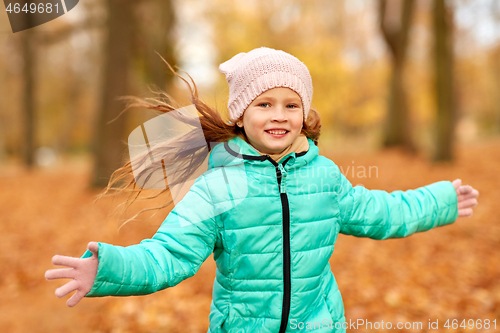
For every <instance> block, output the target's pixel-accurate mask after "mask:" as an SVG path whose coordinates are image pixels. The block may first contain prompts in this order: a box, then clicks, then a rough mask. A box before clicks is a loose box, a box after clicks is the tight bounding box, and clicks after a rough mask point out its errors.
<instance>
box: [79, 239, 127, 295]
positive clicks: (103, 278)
mask: <svg viewBox="0 0 500 333" xmlns="http://www.w3.org/2000/svg"><path fill="white" fill-rule="evenodd" d="M97 244H99V251H98V259H99V266H98V267H97V275H96V277H95V280H94V284H93V285H92V289H91V290H90V291H89V292H88V293H87V294H86V295H85V297H102V296H111V295H114V294H115V293H116V292H118V290H119V289H120V288H121V283H113V276H112V273H113V272H121V271H122V270H120V268H118V267H117V266H119V265H121V263H122V260H121V256H120V254H119V253H118V249H115V246H113V245H110V244H106V243H97ZM91 256H92V252H90V251H89V250H87V251H86V252H85V253H84V254H83V256H82V258H89V257H91Z"/></svg>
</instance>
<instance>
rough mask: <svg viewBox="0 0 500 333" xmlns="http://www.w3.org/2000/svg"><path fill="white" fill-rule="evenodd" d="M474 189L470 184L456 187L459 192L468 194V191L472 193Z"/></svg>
mask: <svg viewBox="0 0 500 333" xmlns="http://www.w3.org/2000/svg"><path fill="white" fill-rule="evenodd" d="M472 190H473V188H472V186H470V185H462V186H460V187H459V188H457V189H456V191H457V194H468V193H471V192H472Z"/></svg>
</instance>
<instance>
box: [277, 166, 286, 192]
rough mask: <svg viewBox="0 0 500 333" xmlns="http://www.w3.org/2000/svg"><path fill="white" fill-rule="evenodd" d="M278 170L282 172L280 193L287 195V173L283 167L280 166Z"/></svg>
mask: <svg viewBox="0 0 500 333" xmlns="http://www.w3.org/2000/svg"><path fill="white" fill-rule="evenodd" d="M278 169H279V171H280V176H281V182H280V193H286V191H285V179H286V171H285V168H284V167H283V165H281V164H278Z"/></svg>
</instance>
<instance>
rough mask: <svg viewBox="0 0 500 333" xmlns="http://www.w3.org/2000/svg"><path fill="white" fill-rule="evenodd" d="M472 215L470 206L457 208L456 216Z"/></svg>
mask: <svg viewBox="0 0 500 333" xmlns="http://www.w3.org/2000/svg"><path fill="white" fill-rule="evenodd" d="M471 215H472V208H464V209H459V210H458V217H468V216H471Z"/></svg>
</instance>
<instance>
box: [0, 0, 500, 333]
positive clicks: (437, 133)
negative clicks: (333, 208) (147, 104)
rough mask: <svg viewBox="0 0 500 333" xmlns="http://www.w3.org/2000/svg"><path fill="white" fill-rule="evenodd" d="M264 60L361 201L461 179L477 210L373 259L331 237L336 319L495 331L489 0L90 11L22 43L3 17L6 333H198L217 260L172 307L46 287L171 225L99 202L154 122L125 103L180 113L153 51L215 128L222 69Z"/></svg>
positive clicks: (2, 289) (160, 0) (224, 2)
mask: <svg viewBox="0 0 500 333" xmlns="http://www.w3.org/2000/svg"><path fill="white" fill-rule="evenodd" d="M1 6H2V5H0V8H2V9H3V8H4V7H1ZM260 46H267V47H271V48H275V49H281V50H284V51H286V52H289V53H291V54H293V55H295V56H296V57H298V58H299V59H300V60H301V61H303V62H304V63H305V64H306V65H307V66H308V68H309V70H310V72H311V76H312V79H313V84H314V97H313V107H314V108H315V109H316V110H317V111H318V112H319V113H320V115H321V119H322V134H321V137H320V141H319V148H320V154H322V155H325V156H327V157H328V158H330V159H332V160H333V161H334V162H335V163H337V164H338V165H339V166H340V167H341V170H342V172H343V173H344V174H345V175H346V176H347V177H348V179H349V180H350V181H351V182H352V183H353V185H357V184H361V185H364V186H366V187H367V188H371V189H375V188H376V189H383V190H387V191H393V190H398V189H401V190H406V189H410V188H416V187H419V186H423V185H426V184H429V183H432V182H435V181H439V180H453V179H455V178H461V179H462V180H463V182H464V183H466V184H471V185H472V186H474V187H475V188H477V189H478V190H479V191H480V198H479V203H480V204H479V206H477V208H475V211H474V215H473V216H472V217H471V218H468V219H460V220H459V221H457V223H455V224H454V225H452V226H448V227H444V228H439V229H436V230H432V231H430V232H427V233H422V234H418V235H414V236H411V237H409V238H407V239H398V240H387V241H382V242H381V241H374V240H367V239H356V238H354V237H348V236H340V237H339V240H338V243H337V246H336V250H335V252H334V254H333V256H332V258H331V266H332V271H333V273H334V274H335V276H336V279H337V282H338V284H339V288H340V291H341V292H342V295H343V298H344V304H345V308H346V317H347V318H348V320H349V319H351V320H353V321H355V320H357V319H364V320H368V321H372V322H376V321H378V322H380V321H381V320H383V321H384V322H393V323H396V322H421V323H423V331H424V332H426V331H430V330H429V329H428V322H429V320H431V321H436V320H439V325H440V328H439V329H438V330H433V331H442V332H450V331H454V332H461V331H464V330H469V327H468V326H467V327H466V328H463V327H458V328H457V329H452V328H450V329H447V328H445V327H443V325H444V323H445V322H446V320H448V319H449V320H453V319H457V320H458V322H461V321H462V320H463V319H466V320H469V319H474V320H482V321H483V323H484V321H485V320H490V321H491V326H490V328H489V329H486V328H485V326H484V324H483V326H482V328H481V329H479V328H478V327H476V328H474V329H472V330H471V331H488V332H490V331H491V332H493V331H500V254H499V251H498V250H499V245H500V224H499V222H500V218H499V216H500V209H499V208H498V204H497V202H496V199H497V198H499V199H500V196H499V191H498V187H497V186H498V184H500V176H499V173H498V169H499V167H500V135H499V134H500V2H499V1H496V0H455V1H444V0H387V1H385V0H350V1H347V0H334V1H331V0H309V1H299V0H288V1H285V0H266V1H264V0H246V1H243V0H213V1H211V2H207V1H200V0H197V1H196V0H184V1H179V0H141V1H137V0H135V1H134V0H120V1H118V0H105V1H97V0H86V1H81V2H79V3H78V5H77V6H76V7H75V8H74V9H73V10H71V11H70V12H68V13H67V14H65V15H63V16H61V17H59V18H57V19H55V20H53V21H50V22H48V23H45V24H43V25H40V26H37V27H34V28H31V29H28V30H24V31H21V32H17V33H15V34H14V33H12V30H11V28H10V26H9V20H8V17H7V13H6V12H5V11H2V13H0V179H1V182H0V212H1V215H0V231H1V232H0V293H1V295H2V302H1V303H0V329H1V331H2V332H113V333H115V332H206V331H207V328H208V314H209V310H210V301H211V292H212V281H213V278H214V276H215V273H214V270H215V263H214V261H213V258H212V257H210V258H209V259H208V260H207V262H205V263H204V264H203V266H202V267H201V269H200V271H199V272H198V273H197V274H196V275H195V276H194V277H192V278H190V279H188V280H186V281H184V282H182V283H181V284H180V285H179V286H177V287H175V288H171V289H168V290H165V291H162V292H159V293H157V294H155V295H149V296H141V297H128V298H109V297H108V298H100V299H84V300H83V301H82V302H81V303H80V304H78V305H77V306H76V307H75V308H72V309H70V308H67V307H66V306H65V300H60V299H57V298H56V297H55V296H54V290H55V288H57V287H58V286H60V285H61V283H60V282H57V281H55V282H54V281H51V282H48V281H45V279H44V277H43V274H44V272H45V270H47V269H50V268H52V265H51V262H50V260H51V257H52V256H53V255H54V254H56V253H57V254H64V255H70V256H80V255H81V254H83V252H84V250H85V248H86V244H87V243H88V242H89V241H91V240H95V241H103V242H108V243H113V244H117V245H124V246H125V245H128V244H133V243H138V242H139V241H140V240H141V239H143V238H146V237H150V236H151V235H152V234H153V233H154V231H155V230H156V228H157V227H158V226H159V224H160V223H161V222H162V221H163V219H164V218H165V216H166V214H168V209H167V210H164V211H162V212H160V213H159V214H157V215H156V216H152V217H143V218H142V219H140V220H138V221H134V222H131V223H128V224H126V225H125V226H123V227H122V228H120V229H119V226H120V224H121V222H122V221H123V220H121V217H119V216H117V215H116V214H113V213H112V212H113V210H114V209H115V208H116V207H117V205H118V204H119V203H120V202H121V201H123V200H124V199H125V197H124V196H121V197H120V196H118V197H112V198H104V199H102V200H99V201H97V202H95V199H96V197H97V195H98V194H99V193H101V191H102V189H103V186H105V185H106V184H107V182H108V180H109V177H110V175H111V173H112V172H113V171H114V170H116V169H117V168H119V167H120V166H122V165H123V164H124V163H125V162H126V161H127V159H128V155H127V154H128V153H127V147H126V141H127V137H128V135H129V134H130V132H131V131H132V130H133V129H134V128H136V127H137V126H139V125H140V124H141V123H143V122H144V121H147V120H148V119H150V118H152V117H154V116H156V114H153V113H152V112H151V111H147V110H141V109H130V110H128V111H126V112H124V113H122V111H123V109H124V108H125V102H123V101H121V100H118V97H120V96H126V95H132V96H138V97H143V98H144V97H154V94H153V93H152V90H162V91H166V92H167V93H168V94H170V95H172V96H173V97H174V98H175V99H176V100H178V101H179V102H180V103H181V104H182V105H188V104H190V102H189V99H188V98H187V97H188V96H187V90H186V89H185V85H183V83H182V81H181V80H180V79H178V78H174V77H173V75H172V74H171V73H170V72H169V70H168V67H167V66H166V64H165V63H164V62H163V61H162V59H161V58H160V57H159V56H158V54H157V53H156V52H158V53H159V54H160V55H161V56H162V57H163V58H164V59H165V60H166V61H168V62H169V63H170V64H171V65H172V66H177V68H179V69H181V70H184V71H186V72H187V73H189V75H191V76H192V78H193V79H194V81H195V82H196V84H197V86H198V88H199V92H200V95H201V96H202V98H203V99H204V101H206V102H207V103H208V104H210V105H213V106H215V107H217V108H218V109H219V110H220V111H221V112H222V113H223V114H224V115H227V111H226V105H227V97H228V89H227V84H226V82H225V78H224V75H222V74H221V73H220V72H219V71H218V65H219V64H220V63H222V62H224V61H226V60H228V59H229V58H231V57H232V56H234V55H235V54H237V53H239V52H248V51H250V50H251V49H253V48H256V47H260ZM181 75H183V76H184V77H187V76H186V74H182V73H181ZM111 120H113V121H112V122H110V121H111ZM151 205H152V204H151V203H150V202H149V203H138V204H137V207H136V208H135V209H140V208H145V207H149V206H151ZM153 206H154V204H153ZM494 320H496V329H495V328H494V326H493V321H494ZM351 331H352V330H351ZM377 331H384V329H380V330H377ZM402 331H405V332H421V331H422V330H419V329H404V330H402Z"/></svg>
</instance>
